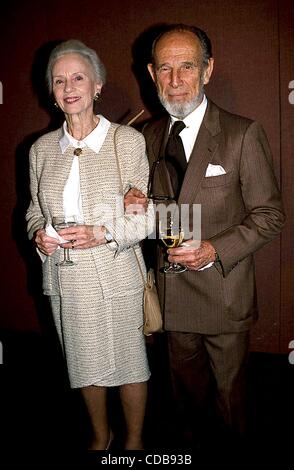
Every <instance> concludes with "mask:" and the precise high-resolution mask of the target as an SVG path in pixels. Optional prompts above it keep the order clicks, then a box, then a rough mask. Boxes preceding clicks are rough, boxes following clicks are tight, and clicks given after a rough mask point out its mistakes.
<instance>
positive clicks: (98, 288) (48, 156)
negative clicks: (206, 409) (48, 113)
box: [26, 40, 152, 450]
mask: <svg viewBox="0 0 294 470" xmlns="http://www.w3.org/2000/svg"><path fill="white" fill-rule="evenodd" d="M47 80H48V85H49V91H50V92H53V95H54V98H55V105H56V106H58V107H59V108H60V110H61V111H62V112H63V113H64V116H65V122H64V124H63V126H62V127H61V128H60V129H58V130H56V131H53V132H50V133H48V134H46V135H44V136H42V137H41V138H39V139H38V140H37V141H36V142H35V143H34V144H33V146H32V148H31V152H30V179H31V203H30V206H29V208H28V211H27V216H26V218H27V222H28V233H29V237H30V238H31V239H32V240H33V241H34V243H35V244H36V247H37V250H38V252H39V254H40V256H41V258H42V260H43V288H44V294H45V295H48V296H50V302H51V306H52V312H53V316H54V321H55V325H56V329H57V332H58V335H59V338H60V342H61V345H62V348H63V351H64V356H65V360H66V364H67V368H68V374H69V379H70V384H71V387H72V388H81V390H82V395H83V397H84V400H85V403H86V406H87V409H88V412H89V416H90V419H91V423H92V426H93V439H92V443H91V446H90V448H91V449H94V450H99V449H106V448H108V447H109V444H110V442H111V440H112V432H111V429H110V427H109V423H108V418H107V409H106V398H107V387H114V386H118V387H119V389H120V397H121V402H122V407H123V410H124V414H125V420H126V429H127V433H126V441H125V448H126V449H141V448H143V444H142V426H143V419H144V412H145V403H146V388H147V385H146V382H147V380H148V378H149V375H150V372H149V368H148V363H147V358H146V350H145V344H144V336H143V334H142V329H141V328H140V327H141V326H142V323H143V317H142V315H143V313H142V297H143V296H142V292H143V280H142V276H141V275H140V269H139V265H138V260H139V264H140V265H141V268H142V270H143V273H145V266H144V262H143V258H142V253H141V250H140V247H139V242H140V240H142V239H144V238H145V237H146V236H147V234H148V233H149V232H150V231H151V230H152V227H151V225H152V224H150V219H151V217H150V211H151V209H150V210H148V211H147V213H144V214H128V215H125V214H124V207H123V194H122V192H123V193H124V192H127V191H128V189H129V188H130V187H133V186H136V187H137V188H140V189H141V190H142V191H143V192H144V191H145V192H146V186H147V180H148V162H147V158H146V155H145V143H144V138H143V137H142V135H141V134H140V133H138V132H137V131H136V130H134V129H133V128H131V127H127V126H118V125H117V124H113V123H110V122H109V121H108V120H107V119H106V118H105V117H103V116H102V115H100V114H98V115H95V114H94V112H93V103H94V102H95V100H97V98H98V97H99V96H100V93H101V89H102V86H103V84H104V82H105V69H104V66H103V64H102V63H101V61H100V60H99V58H98V57H97V55H96V53H95V51H94V50H92V49H90V48H88V47H87V46H85V45H84V44H83V43H82V42H80V41H78V40H69V41H65V42H63V43H61V44H60V45H58V46H57V47H56V48H55V49H54V50H53V51H52V53H51V56H50V59H49V63H48V68H47ZM117 129H118V130H117ZM116 130H117V132H115V131H116ZM116 155H117V158H116ZM120 173H121V179H120V176H119V174H120ZM121 180H122V186H123V191H122V190H121V183H120V181H121ZM58 217H59V218H60V217H61V218H62V219H64V220H63V222H64V225H63V226H65V228H63V229H61V230H58V226H56V225H55V227H56V228H57V231H58V234H57V233H56V232H55V231H54V228H53V227H54V223H55V222H54V221H55V220H56V218H58ZM72 217H73V218H74V220H75V223H74V224H69V223H68V222H69V221H70V220H71V218H72ZM67 225H68V227H67ZM59 228H60V225H59ZM58 235H59V236H60V237H61V239H60V238H59V239H58ZM60 247H61V248H63V249H68V253H69V254H70V262H69V263H67V264H66V263H64V262H62V259H63V251H64V250H63V249H60ZM133 248H134V249H133ZM135 253H136V255H137V259H136V256H135Z"/></svg>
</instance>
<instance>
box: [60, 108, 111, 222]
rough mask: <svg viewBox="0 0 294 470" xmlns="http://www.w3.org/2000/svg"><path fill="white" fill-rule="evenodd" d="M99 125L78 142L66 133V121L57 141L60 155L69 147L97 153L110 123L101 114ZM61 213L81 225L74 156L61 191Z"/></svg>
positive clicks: (77, 158)
mask: <svg viewBox="0 0 294 470" xmlns="http://www.w3.org/2000/svg"><path fill="white" fill-rule="evenodd" d="M98 118H99V123H98V125H97V126H96V127H95V129H93V131H92V132H91V133H90V134H89V135H87V137H85V138H84V139H83V140H81V141H78V140H76V139H75V138H74V137H72V136H71V135H70V134H69V133H68V131H67V124H66V121H65V122H64V124H63V136H62V137H61V139H60V141H59V145H60V148H61V151H62V153H64V152H65V151H66V149H67V148H68V147H69V146H70V145H71V146H72V147H74V148H84V147H89V148H90V149H91V150H93V151H94V152H96V153H98V152H99V150H100V149H101V147H102V145H103V142H104V140H105V137H106V135H107V132H108V129H109V127H110V122H109V121H108V119H106V118H105V117H104V116H102V114H99V115H98ZM63 211H64V216H65V220H66V218H69V217H71V216H75V218H76V220H77V222H78V223H83V221H84V216H83V207H82V195H81V188H80V169H79V157H78V156H74V158H73V162H72V167H71V170H70V173H69V177H68V179H67V182H66V184H65V187H64V191H63Z"/></svg>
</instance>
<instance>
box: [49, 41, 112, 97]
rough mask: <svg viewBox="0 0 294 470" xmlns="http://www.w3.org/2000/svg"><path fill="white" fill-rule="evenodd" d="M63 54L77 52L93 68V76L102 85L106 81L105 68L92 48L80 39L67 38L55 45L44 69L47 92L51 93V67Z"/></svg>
mask: <svg viewBox="0 0 294 470" xmlns="http://www.w3.org/2000/svg"><path fill="white" fill-rule="evenodd" d="M65 54H79V55H80V56H82V57H83V58H84V59H86V60H87V61H88V62H89V64H90V66H91V67H92V69H93V72H94V76H95V78H96V79H97V81H98V82H99V83H101V84H102V85H104V83H105V81H106V70H105V67H104V65H103V63H102V62H101V60H100V59H99V57H98V55H97V54H96V52H95V51H94V49H90V47H88V46H86V45H85V44H84V43H83V42H82V41H79V40H78V39H69V40H68V41H64V42H62V43H60V44H58V46H56V47H55V48H54V49H53V51H52V52H51V54H50V57H49V61H48V65H47V70H46V81H47V85H48V89H49V92H50V93H52V69H53V66H54V64H55V62H56V60H57V59H59V58H60V57H62V56H64V55H65Z"/></svg>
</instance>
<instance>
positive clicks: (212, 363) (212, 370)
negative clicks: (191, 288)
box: [167, 331, 249, 434]
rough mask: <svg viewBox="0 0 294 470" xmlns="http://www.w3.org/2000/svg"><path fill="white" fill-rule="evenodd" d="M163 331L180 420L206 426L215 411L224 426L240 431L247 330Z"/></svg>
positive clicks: (242, 418)
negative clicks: (165, 335)
mask: <svg viewBox="0 0 294 470" xmlns="http://www.w3.org/2000/svg"><path fill="white" fill-rule="evenodd" d="M167 334H168V348H169V358H170V367H171V378H172V386H173V391H174V397H175V400H176V404H177V406H178V410H179V413H180V414H181V417H182V421H183V419H186V418H187V419H188V420H190V421H192V420H193V423H194V424H196V423H197V421H198V422H199V424H200V426H201V425H202V426H203V425H206V426H210V424H211V423H212V422H213V418H212V417H213V414H214V411H217V412H218V414H219V415H220V416H221V420H222V421H223V423H224V424H225V425H228V428H230V429H232V430H234V431H237V433H238V434H243V433H244V432H245V427H246V419H245V418H246V413H245V395H246V393H245V390H246V387H245V385H246V365H247V358H248V348H249V332H248V331H245V332H241V333H230V334H222V335H202V334H198V333H178V332H168V333H167ZM205 423H206V424H205ZM200 432H201V431H200Z"/></svg>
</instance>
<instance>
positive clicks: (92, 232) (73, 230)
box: [58, 225, 106, 250]
mask: <svg viewBox="0 0 294 470" xmlns="http://www.w3.org/2000/svg"><path fill="white" fill-rule="evenodd" d="M58 234H59V235H60V236H61V237H62V238H64V239H65V240H69V242H68V243H63V244H61V245H60V246H62V248H71V249H77V250H83V249H85V248H93V247H94V246H99V245H104V244H105V243H106V240H105V236H104V235H105V227H103V226H96V225H74V226H72V227H67V228H63V229H62V230H59V231H58Z"/></svg>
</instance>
